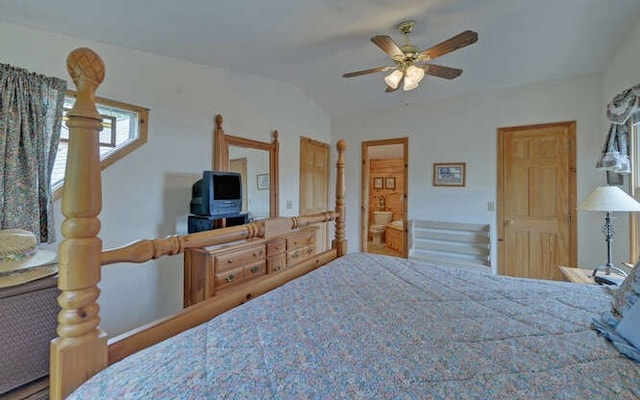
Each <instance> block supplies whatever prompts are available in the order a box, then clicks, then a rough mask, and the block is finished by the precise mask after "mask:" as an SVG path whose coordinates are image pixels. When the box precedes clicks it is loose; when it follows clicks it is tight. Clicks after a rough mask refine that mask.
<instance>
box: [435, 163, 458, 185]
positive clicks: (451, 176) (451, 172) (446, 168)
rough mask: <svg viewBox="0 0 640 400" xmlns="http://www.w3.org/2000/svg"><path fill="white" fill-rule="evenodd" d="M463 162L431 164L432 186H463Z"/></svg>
mask: <svg viewBox="0 0 640 400" xmlns="http://www.w3.org/2000/svg"><path fill="white" fill-rule="evenodd" d="M465 165H466V164H465V163H463V162H459V163H436V164H433V186H464V185H465V173H466V172H465Z"/></svg>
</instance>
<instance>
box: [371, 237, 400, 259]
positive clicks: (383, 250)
mask: <svg viewBox="0 0 640 400" xmlns="http://www.w3.org/2000/svg"><path fill="white" fill-rule="evenodd" d="M367 253H372V254H382V255H385V256H395V257H402V256H401V255H400V252H399V251H395V250H393V249H392V248H389V247H387V245H386V244H384V243H382V244H373V242H371V241H370V242H368V243H367Z"/></svg>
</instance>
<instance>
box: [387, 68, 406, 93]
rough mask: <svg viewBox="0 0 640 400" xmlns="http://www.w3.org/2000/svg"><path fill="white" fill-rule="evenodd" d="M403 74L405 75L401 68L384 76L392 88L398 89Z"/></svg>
mask: <svg viewBox="0 0 640 400" xmlns="http://www.w3.org/2000/svg"><path fill="white" fill-rule="evenodd" d="M402 75H404V74H403V73H402V71H400V70H399V69H397V70H395V71H393V72H392V73H390V74H389V75H387V76H386V77H385V78H384V81H385V83H386V84H387V85H389V87H390V88H392V89H397V88H398V84H400V80H401V79H402Z"/></svg>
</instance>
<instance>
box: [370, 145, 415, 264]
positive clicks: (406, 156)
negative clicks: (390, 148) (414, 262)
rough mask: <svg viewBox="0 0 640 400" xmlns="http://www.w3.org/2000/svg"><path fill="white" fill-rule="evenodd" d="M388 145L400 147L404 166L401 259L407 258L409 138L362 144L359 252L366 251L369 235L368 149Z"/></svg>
mask: <svg viewBox="0 0 640 400" xmlns="http://www.w3.org/2000/svg"><path fill="white" fill-rule="evenodd" d="M389 144H400V145H402V157H403V160H404V161H403V164H404V173H403V182H404V193H403V196H402V208H403V209H404V213H403V214H404V218H403V221H402V223H403V231H404V232H403V234H404V240H403V242H404V246H403V249H402V257H404V258H407V257H408V256H409V235H408V232H409V228H408V215H409V138H408V137H401V138H392V139H379V140H367V141H363V142H362V164H361V178H360V183H361V188H360V251H362V252H366V251H367V237H368V234H369V217H368V215H369V181H370V180H369V147H374V146H384V145H389Z"/></svg>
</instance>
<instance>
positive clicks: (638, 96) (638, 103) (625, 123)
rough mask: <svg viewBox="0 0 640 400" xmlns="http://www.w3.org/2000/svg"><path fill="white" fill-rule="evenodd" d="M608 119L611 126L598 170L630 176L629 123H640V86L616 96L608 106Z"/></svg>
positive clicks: (597, 165) (597, 166) (598, 163)
mask: <svg viewBox="0 0 640 400" xmlns="http://www.w3.org/2000/svg"><path fill="white" fill-rule="evenodd" d="M607 118H608V119H609V121H610V122H611V125H610V127H609V134H608V135H607V139H606V140H605V142H604V147H603V149H602V155H601V156H600V159H599V160H598V162H597V164H596V168H597V169H599V170H603V171H613V172H617V173H620V174H628V173H630V172H631V161H630V159H629V122H631V123H635V122H638V121H640V85H636V86H633V87H632V88H629V89H627V90H625V91H624V92H622V93H620V94H618V95H617V96H615V97H614V98H613V100H612V101H611V103H609V105H608V106H607Z"/></svg>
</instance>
